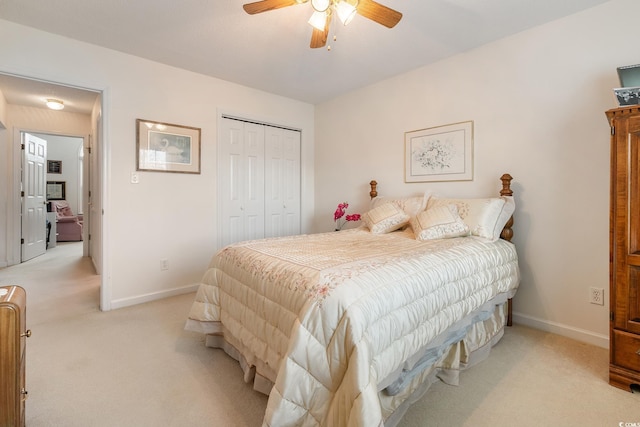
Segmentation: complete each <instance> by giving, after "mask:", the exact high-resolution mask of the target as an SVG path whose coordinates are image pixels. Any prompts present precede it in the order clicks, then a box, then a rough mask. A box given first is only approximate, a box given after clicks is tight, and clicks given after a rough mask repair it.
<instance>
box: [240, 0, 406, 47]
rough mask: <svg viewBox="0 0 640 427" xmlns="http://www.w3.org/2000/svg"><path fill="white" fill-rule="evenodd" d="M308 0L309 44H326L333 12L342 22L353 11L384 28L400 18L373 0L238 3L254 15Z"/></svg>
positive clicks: (312, 45) (389, 26)
mask: <svg viewBox="0 0 640 427" xmlns="http://www.w3.org/2000/svg"><path fill="white" fill-rule="evenodd" d="M308 1H310V2H311V6H312V7H313V15H311V18H310V19H309V24H311V26H313V33H312V34H311V47H312V48H318V47H323V46H325V45H326V44H327V37H328V36H329V26H330V24H331V18H332V17H333V14H334V13H335V14H336V15H337V16H338V18H340V21H342V23H343V24H344V25H347V24H348V23H349V22H351V20H352V19H353V17H354V16H355V15H356V13H357V14H359V15H362V16H364V17H365V18H368V19H371V20H372V21H374V22H377V23H378V24H381V25H384V26H385V27H388V28H393V27H394V26H395V25H396V24H397V23H398V22H400V19H402V13H400V12H398V11H396V10H393V9H391V8H388V7H387V6H383V5H381V4H380V3H377V2H375V1H373V0H261V1H256V2H253V3H247V4H245V5H244V6H242V7H243V9H244V10H245V12H247V13H248V14H249V15H255V14H257V13H262V12H268V11H270V10H274V9H280V8H282V7H287V6H294V5H296V4H302V3H307V2H308Z"/></svg>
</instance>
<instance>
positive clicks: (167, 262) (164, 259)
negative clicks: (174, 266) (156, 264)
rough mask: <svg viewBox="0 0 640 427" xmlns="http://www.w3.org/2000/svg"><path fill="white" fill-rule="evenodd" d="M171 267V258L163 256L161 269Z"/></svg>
mask: <svg viewBox="0 0 640 427" xmlns="http://www.w3.org/2000/svg"><path fill="white" fill-rule="evenodd" d="M168 269H169V260H168V259H166V258H163V259H161V260H160V270H162V271H164V270H168Z"/></svg>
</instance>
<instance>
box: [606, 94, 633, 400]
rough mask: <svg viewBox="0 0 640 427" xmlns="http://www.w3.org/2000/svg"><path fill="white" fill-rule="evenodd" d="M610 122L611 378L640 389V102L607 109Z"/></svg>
mask: <svg viewBox="0 0 640 427" xmlns="http://www.w3.org/2000/svg"><path fill="white" fill-rule="evenodd" d="M606 115H607V118H608V120H609V125H610V126H611V196H610V197H611V204H610V211H609V215H610V219H609V225H610V228H609V267H610V268H609V282H610V284H609V287H610V316H609V318H610V322H609V325H610V326H609V334H610V335H609V340H610V350H609V352H610V357H609V383H610V384H611V385H614V386H616V387H619V388H621V389H623V390H627V391H638V390H640V105H634V106H627V107H621V108H615V109H612V110H609V111H607V112H606Z"/></svg>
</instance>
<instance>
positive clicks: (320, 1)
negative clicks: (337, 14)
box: [311, 0, 331, 12]
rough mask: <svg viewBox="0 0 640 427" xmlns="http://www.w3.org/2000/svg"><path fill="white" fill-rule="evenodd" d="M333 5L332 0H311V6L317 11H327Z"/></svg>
mask: <svg viewBox="0 0 640 427" xmlns="http://www.w3.org/2000/svg"><path fill="white" fill-rule="evenodd" d="M329 6H331V0H311V7H313V9H314V10H315V11H316V12H326V11H327V9H329Z"/></svg>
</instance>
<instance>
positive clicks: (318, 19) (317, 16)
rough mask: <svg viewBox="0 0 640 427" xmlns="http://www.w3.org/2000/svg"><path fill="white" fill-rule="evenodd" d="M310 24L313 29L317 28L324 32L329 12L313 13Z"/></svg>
mask: <svg viewBox="0 0 640 427" xmlns="http://www.w3.org/2000/svg"><path fill="white" fill-rule="evenodd" d="M308 23H309V25H311V26H312V27H313V28H316V29H317V30H319V31H324V26H325V25H326V24H327V12H317V11H316V12H313V15H311V18H309V21H308Z"/></svg>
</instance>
